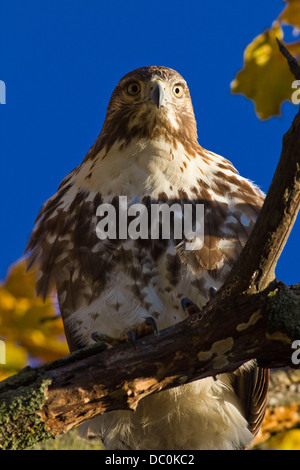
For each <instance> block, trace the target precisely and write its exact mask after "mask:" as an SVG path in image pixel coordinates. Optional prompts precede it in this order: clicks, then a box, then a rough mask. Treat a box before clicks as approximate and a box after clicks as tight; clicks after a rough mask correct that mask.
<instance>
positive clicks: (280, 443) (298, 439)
mask: <svg viewBox="0 0 300 470" xmlns="http://www.w3.org/2000/svg"><path fill="white" fill-rule="evenodd" d="M267 446H268V448H271V449H277V450H300V429H291V430H289V431H285V432H282V433H280V434H278V435H277V436H274V437H272V438H271V439H269V441H268V443H267Z"/></svg>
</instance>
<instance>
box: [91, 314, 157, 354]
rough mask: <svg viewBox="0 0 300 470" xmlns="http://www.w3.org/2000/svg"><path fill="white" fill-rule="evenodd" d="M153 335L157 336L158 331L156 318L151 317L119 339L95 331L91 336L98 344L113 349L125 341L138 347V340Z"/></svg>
mask: <svg viewBox="0 0 300 470" xmlns="http://www.w3.org/2000/svg"><path fill="white" fill-rule="evenodd" d="M151 333H154V334H155V335H156V336H157V335H158V329H157V325H156V321H155V320H154V318H153V317H150V316H149V317H147V318H146V319H145V320H144V321H143V322H142V323H141V324H140V325H139V326H138V327H137V328H135V329H131V330H127V331H125V332H124V333H123V334H122V335H121V336H120V337H119V338H113V337H111V336H108V335H106V334H103V333H101V332H99V331H95V332H94V333H92V335H91V336H92V339H93V340H94V341H96V342H97V343H98V342H102V343H105V344H106V345H108V346H111V347H112V346H116V345H117V344H120V343H123V342H124V341H128V342H129V343H131V344H132V345H133V346H134V347H136V339H137V338H142V337H143V336H146V335H149V334H151Z"/></svg>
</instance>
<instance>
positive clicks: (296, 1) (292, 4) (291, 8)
mask: <svg viewBox="0 0 300 470" xmlns="http://www.w3.org/2000/svg"><path fill="white" fill-rule="evenodd" d="M279 20H280V21H282V22H283V23H288V24H290V25H292V26H296V27H297V28H300V0H288V2H287V5H286V7H285V8H284V10H283V12H282V13H281V15H280V16H279Z"/></svg>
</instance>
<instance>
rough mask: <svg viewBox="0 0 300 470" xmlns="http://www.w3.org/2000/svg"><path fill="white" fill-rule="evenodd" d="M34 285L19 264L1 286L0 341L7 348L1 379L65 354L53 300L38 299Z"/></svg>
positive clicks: (24, 267) (33, 277)
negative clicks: (23, 368)
mask: <svg viewBox="0 0 300 470" xmlns="http://www.w3.org/2000/svg"><path fill="white" fill-rule="evenodd" d="M35 283H36V277H35V272H34V270H31V271H30V272H28V273H26V263H25V260H21V261H20V262H18V263H16V264H14V265H13V266H12V267H11V269H10V271H9V273H8V276H7V278H6V279H5V281H4V282H3V283H2V285H1V286H0V340H1V341H3V342H4V344H5V347H6V364H0V379H1V378H4V376H8V375H11V374H12V373H16V372H18V370H20V369H21V368H22V367H24V366H25V365H26V364H28V363H44V362H50V361H54V360H55V359H58V358H60V357H63V356H65V355H66V354H68V347H67V344H66V339H65V335H64V328H63V323H62V319H61V317H60V315H59V311H58V308H57V305H56V299H55V298H49V299H46V300H45V301H44V300H43V299H42V298H40V297H37V296H36V294H35Z"/></svg>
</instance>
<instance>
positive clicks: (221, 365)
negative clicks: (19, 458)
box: [0, 113, 300, 449]
mask: <svg viewBox="0 0 300 470" xmlns="http://www.w3.org/2000/svg"><path fill="white" fill-rule="evenodd" d="M299 205H300V114H299V113H298V114H297V116H296V118H295V120H294V122H293V124H292V127H291V129H290V130H289V131H288V132H287V134H286V135H285V136H284V139H283V149H282V154H281V158H280V162H279V164H278V168H277V170H276V173H275V175H274V179H273V181H272V184H271V187H270V189H269V192H268V195H267V198H266V201H265V204H264V206H263V208H262V211H261V215H260V217H259V218H258V220H257V223H256V225H255V228H254V230H253V232H252V234H251V237H250V239H249V241H248V243H247V245H246V247H245V248H244V250H243V252H242V254H241V256H240V258H239V260H238V261H237V263H236V264H235V266H234V267H233V270H232V272H231V274H230V276H229V278H228V281H227V282H226V283H225V285H224V286H223V287H222V288H221V289H220V291H219V292H218V293H217V294H216V295H215V296H214V297H213V299H212V300H211V302H210V303H209V304H208V305H207V306H206V307H205V308H204V309H203V310H202V311H201V312H200V313H199V314H194V315H193V316H191V317H190V318H188V319H187V320H186V321H184V322H181V323H180V324H177V325H175V326H173V327H171V328H168V329H166V330H164V331H161V332H160V335H159V337H156V336H154V335H150V336H148V337H144V338H143V339H140V340H138V341H137V348H136V349H134V348H133V347H132V346H131V345H129V344H121V345H119V346H116V347H114V348H112V349H110V350H104V351H103V350H102V349H103V347H102V345H101V344H96V345H95V346H94V347H92V348H88V349H84V350H80V351H77V352H76V353H73V354H71V355H69V356H67V357H66V358H63V359H61V360H59V361H56V362H54V363H51V364H47V365H45V366H43V367H39V368H34V369H31V368H25V369H24V370H23V371H21V372H20V373H19V374H17V375H16V376H14V377H12V378H9V379H7V380H5V381H3V382H2V383H1V384H0V448H2V449H22V448H26V447H29V446H31V445H33V444H35V443H36V442H39V441H42V440H44V439H46V438H49V437H53V436H55V435H58V434H61V433H64V432H66V431H67V430H69V429H72V428H73V427H75V426H78V425H79V424H81V423H82V422H84V421H86V420H87V419H89V418H92V417H94V416H96V415H97V414H101V413H104V412H107V411H111V410H115V409H128V410H134V409H135V408H136V406H137V404H138V402H139V400H141V399H142V398H143V397H145V396H146V395H148V394H151V393H155V392H158V391H160V390H162V389H166V388H169V387H175V386H178V385H183V384H185V383H188V382H190V381H192V380H196V379H200V378H204V377H207V376H215V375H217V374H219V373H222V372H231V371H234V370H235V369H237V368H238V367H239V366H240V365H242V364H243V363H245V362H247V361H249V360H251V359H256V360H257V362H258V363H259V365H260V366H262V367H268V368H270V367H282V366H290V367H299V366H297V365H295V364H293V363H292V362H291V356H292V353H293V349H292V348H291V346H292V343H293V341H294V340H299V339H300V284H297V285H295V286H292V287H287V286H286V285H284V284H283V283H282V282H277V281H276V280H275V277H274V269H275V265H276V262H277V260H278V258H279V256H280V253H281V251H282V249H283V246H284V244H285V242H286V240H287V238H288V235H289V233H290V231H291V228H292V226H293V223H294V221H295V218H296V215H297V212H298V210H299Z"/></svg>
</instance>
